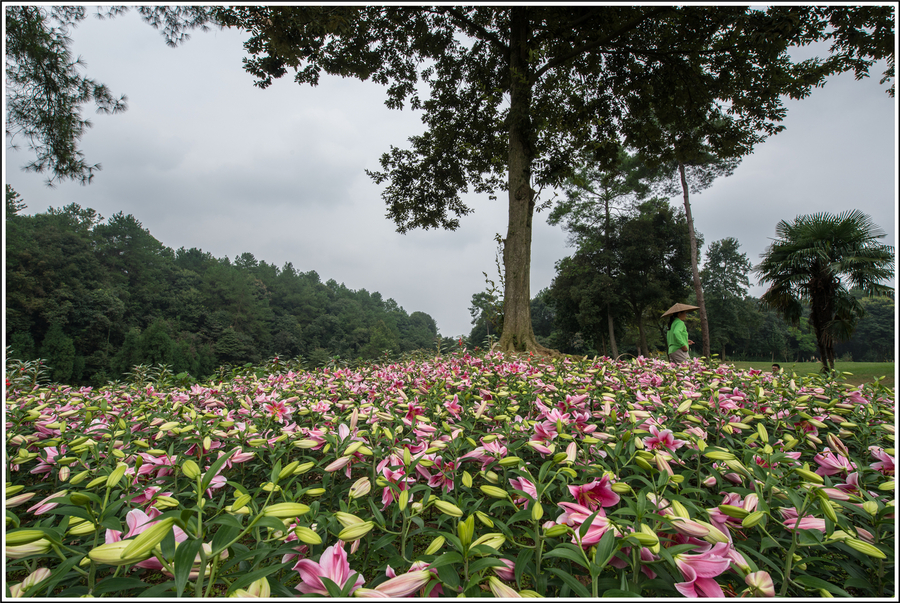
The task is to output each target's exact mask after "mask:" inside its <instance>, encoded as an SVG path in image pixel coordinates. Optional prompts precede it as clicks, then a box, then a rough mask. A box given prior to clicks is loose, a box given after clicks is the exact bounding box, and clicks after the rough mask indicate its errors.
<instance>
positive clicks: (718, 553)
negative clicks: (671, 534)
mask: <svg viewBox="0 0 900 603" xmlns="http://www.w3.org/2000/svg"><path fill="white" fill-rule="evenodd" d="M728 547H729V545H728V543H727V542H720V543H718V544H716V545H715V546H712V547H709V548H708V549H707V550H706V551H704V552H702V553H700V554H698V555H688V554H685V553H681V554H678V555H675V565H676V566H678V569H679V570H680V571H681V575H682V577H683V578H684V579H685V581H684V582H677V583H676V584H675V588H676V589H678V592H680V593H681V594H682V595H684V596H685V597H714V598H718V599H723V598H725V593H723V592H722V587H720V586H719V584H718V583H717V582H716V581H715V580H713V578H715V577H716V576H718V575H719V574H721V573H723V572H725V571H726V570H727V569H728V568H729V567H730V566H731V559H729V558H728V557H726V556H723V554H724V553H725V552H726V549H728Z"/></svg>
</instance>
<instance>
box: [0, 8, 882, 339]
mask: <svg viewBox="0 0 900 603" xmlns="http://www.w3.org/2000/svg"><path fill="white" fill-rule="evenodd" d="M88 12H89V13H91V12H93V10H92V9H89V11H88ZM245 37H246V36H245V35H243V34H241V33H238V32H236V31H228V30H223V31H219V30H212V31H210V32H207V33H203V32H194V33H193V34H192V36H191V39H190V40H189V41H187V42H186V43H184V44H182V45H181V46H179V47H178V48H174V49H173V48H169V47H168V46H166V45H165V43H164V40H163V37H162V35H161V34H160V33H159V32H158V31H156V30H155V29H153V28H152V27H150V26H149V25H147V24H146V23H144V22H143V21H142V20H141V19H140V17H139V16H138V15H137V14H136V13H134V12H129V13H128V14H126V15H124V16H121V17H118V18H116V19H112V20H104V21H100V20H98V19H96V18H95V17H94V16H93V15H90V16H88V18H87V19H85V21H83V22H82V23H81V24H80V25H79V26H78V27H77V28H76V29H75V30H74V31H73V32H72V38H73V40H74V42H73V53H74V54H75V55H80V56H81V57H82V58H83V60H84V61H85V62H86V64H87V68H86V71H85V73H86V74H87V75H88V77H91V78H93V79H95V80H97V81H99V82H102V83H104V84H106V85H107V86H108V87H109V88H110V90H111V91H112V92H113V94H115V95H120V94H126V95H127V96H128V110H127V111H126V112H125V113H121V114H118V115H97V114H94V113H93V108H89V109H88V111H87V113H86V114H87V115H90V118H91V121H92V122H93V124H94V127H93V128H91V129H90V130H88V131H87V133H86V134H85V136H84V139H83V143H82V149H83V151H84V153H85V155H86V160H87V161H88V162H90V163H98V162H99V163H101V164H102V166H103V169H102V171H100V172H99V173H98V174H97V175H96V177H95V178H94V181H93V183H91V184H90V185H87V186H80V185H79V184H76V183H73V182H65V183H62V184H59V185H58V186H57V187H55V188H52V189H51V188H48V187H47V186H46V185H45V184H44V182H45V180H46V176H45V175H40V174H26V173H24V172H23V171H21V166H22V165H24V164H25V163H26V162H27V161H29V160H30V159H31V156H29V155H27V154H26V153H24V152H20V153H16V152H9V150H8V149H7V153H6V154H5V161H4V182H5V183H8V184H10V185H11V186H12V187H13V188H14V189H15V190H16V191H17V192H18V193H19V194H20V195H21V197H22V199H23V201H24V202H25V203H26V204H27V206H28V207H27V209H26V210H25V213H35V212H45V211H46V210H47V208H48V207H56V208H58V207H63V206H65V205H68V204H69V203H77V204H79V205H81V206H82V207H90V208H93V209H95V210H97V211H98V212H99V213H100V214H101V215H102V216H103V217H104V218H109V217H111V216H112V215H113V214H115V213H117V212H120V211H121V212H123V213H125V214H133V215H134V216H135V218H137V219H138V220H139V221H140V222H141V223H142V224H143V226H144V228H146V229H148V230H149V231H150V233H151V234H152V235H153V236H154V237H156V239H158V240H159V241H161V242H162V243H163V244H165V245H166V246H168V247H171V248H172V249H178V248H179V247H182V246H183V247H185V248H191V247H197V248H200V249H202V250H203V251H208V252H210V253H211V254H212V255H213V256H215V257H223V256H228V257H229V258H230V259H234V258H235V257H236V256H238V255H240V254H241V253H243V252H250V253H252V254H254V256H255V257H256V258H257V259H258V260H260V261H262V260H264V261H266V262H268V263H270V264H275V265H277V266H278V267H281V266H283V265H284V263H285V262H291V263H293V265H294V267H295V268H296V269H297V270H299V271H304V272H305V271H309V270H315V271H316V272H318V274H319V276H320V277H321V278H322V280H323V281H324V280H327V279H334V280H336V281H338V282H341V283H344V284H345V285H346V286H347V287H349V288H350V289H363V288H364V289H367V290H369V291H370V292H372V291H379V292H380V293H381V294H382V296H383V297H384V298H393V299H394V300H396V301H397V303H398V304H400V305H401V306H402V307H403V308H404V309H405V310H406V311H407V312H408V313H412V312H415V311H422V312H427V313H428V314H430V315H431V316H432V317H433V318H434V319H435V320H436V321H437V324H438V328H439V330H440V332H441V334H443V335H449V336H455V335H459V334H468V332H469V330H470V329H471V323H470V321H471V318H470V316H469V312H468V308H469V305H470V302H471V297H472V295H473V294H474V293H476V292H479V291H483V290H484V289H485V288H486V284H485V278H484V275H483V274H482V272H487V273H488V275H489V276H490V277H491V278H492V279H494V280H495V281H496V280H497V270H496V265H495V260H494V257H495V252H496V251H497V246H496V243H495V241H494V235H495V234H496V233H499V234H501V236H505V234H506V228H507V219H506V207H507V206H506V199H505V196H504V195H503V194H501V195H500V196H499V198H498V200H497V201H493V202H492V201H490V200H489V199H487V196H475V195H470V196H469V197H467V199H466V203H467V204H469V205H470V206H471V207H473V208H474V210H475V211H474V212H473V213H472V214H470V215H469V216H466V217H464V218H462V219H461V220H460V228H459V229H458V230H457V231H455V232H447V231H414V232H409V233H408V234H405V235H401V234H398V233H397V232H396V230H395V226H394V224H393V223H392V222H391V221H389V220H388V219H387V218H386V217H385V212H386V207H385V204H384V201H383V200H382V199H381V192H382V189H383V186H378V185H375V184H374V183H373V182H372V181H371V180H370V179H369V177H368V176H366V174H365V172H364V170H365V169H371V170H375V169H379V167H380V166H379V164H378V159H379V157H380V156H381V154H382V153H384V152H386V151H388V150H389V148H390V146H391V145H394V146H399V147H405V146H406V144H407V143H406V140H407V138H408V137H409V136H411V135H415V134H419V133H421V132H422V131H423V128H424V126H423V125H422V123H421V121H420V115H418V114H417V113H415V112H412V111H410V110H409V109H408V108H407V109H404V110H403V111H395V110H390V109H388V108H387V107H385V105H384V99H385V90H384V89H383V88H382V87H381V86H379V85H377V84H374V83H371V82H360V81H358V80H355V79H341V78H332V77H328V76H323V78H322V80H321V83H320V85H319V86H318V87H316V88H311V87H309V86H303V87H301V86H299V85H297V84H295V83H294V82H293V81H292V79H291V76H290V75H288V76H285V77H284V78H282V80H276V82H275V83H274V84H273V85H272V86H270V87H269V88H268V89H266V90H261V89H259V88H256V87H255V86H253V77H252V76H251V75H249V74H248V73H246V72H245V71H244V70H243V68H242V64H241V59H242V58H243V57H244V56H245V52H244V50H243V46H242V44H243V41H244V39H245ZM801 52H802V53H803V54H802V58H805V57H806V56H807V55H808V54H809V50H808V49H804V50H803V51H801ZM797 56H801V55H799V54H798V55H797ZM883 70H884V66H883V65H876V68H875V69H874V70H873V71H872V76H871V77H869V78H868V79H865V80H862V81H856V80H855V79H854V77H853V75H852V74H848V75H843V76H839V77H835V78H832V79H830V80H829V81H828V83H827V84H826V85H825V87H824V88H820V89H816V90H814V91H813V93H812V95H811V96H810V97H808V98H806V99H804V100H802V101H790V100H788V101H787V102H786V106H787V108H788V113H787V118H786V119H785V121H784V122H783V123H784V125H785V126H786V130H785V131H783V132H781V133H780V134H778V135H777V136H775V137H774V138H771V139H769V140H768V141H767V142H765V143H764V144H762V145H760V146H759V147H758V148H757V149H756V151H755V153H754V154H753V155H751V156H749V157H747V158H745V159H744V161H743V163H742V164H741V165H740V167H738V169H737V170H736V171H735V173H734V175H733V176H731V177H729V178H725V179H722V180H719V181H717V182H715V183H714V184H713V186H712V187H711V188H710V189H708V190H706V191H704V192H703V193H701V194H698V195H694V196H693V197H692V212H693V215H694V223H695V226H696V229H697V231H698V232H700V233H701V234H702V235H703V237H704V239H705V241H706V243H707V244H709V243H711V242H713V241H717V240H721V239H723V238H725V237H734V238H736V239H738V241H740V243H741V251H742V252H743V253H746V254H747V256H748V258H749V259H750V261H751V262H753V264H757V263H758V262H759V261H760V254H762V253H763V252H764V251H765V248H766V246H767V245H768V244H769V243H770V242H771V241H770V239H771V238H773V237H774V236H775V226H776V224H777V223H778V222H779V221H780V220H793V219H794V218H796V217H797V216H799V215H803V214H810V213H815V212H820V211H826V212H831V213H840V212H843V211H845V210H849V209H855V208H859V209H861V210H862V211H864V212H866V213H867V214H869V215H870V216H871V217H872V218H873V220H874V221H875V223H876V224H878V225H879V226H880V227H881V228H882V229H883V230H884V231H885V232H887V234H888V236H887V237H886V238H885V239H883V240H882V241H883V242H884V243H886V244H889V245H893V246H895V247H896V244H897V242H896V223H897V121H896V116H897V105H896V101H895V100H894V99H892V98H891V97H889V96H888V95H887V94H886V93H885V92H884V89H885V85H882V84H879V83H878V81H879V80H880V79H881V72H882V71H883ZM543 198H544V199H546V198H547V195H546V193H545V194H544V195H543ZM671 201H672V203H673V205H676V206H679V207H681V206H682V201H681V198H680V197H676V198H673V199H672V200H671ZM546 216H547V213H546V212H544V213H542V214H538V215H537V216H536V219H535V221H534V240H533V246H532V272H531V291H532V296H533V295H534V294H535V293H537V292H538V291H540V290H541V289H543V288H545V287H547V286H549V285H550V283H551V281H552V279H553V277H554V274H555V267H554V266H555V263H556V262H557V261H558V260H560V259H561V258H563V257H564V256H566V255H571V254H572V253H573V251H574V250H573V249H571V248H568V247H566V235H565V233H564V232H563V231H562V229H561V228H560V227H551V226H549V225H547V223H546ZM701 261H702V252H701ZM751 280H752V279H751ZM894 282H896V281H894ZM753 284H754V286H753V287H751V290H750V293H751V295H754V296H756V297H758V296H759V295H761V294H762V293H763V291H764V289H763V288H762V287H759V286H756V285H755V282H754V283H753ZM892 284H893V283H892Z"/></svg>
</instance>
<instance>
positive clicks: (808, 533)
mask: <svg viewBox="0 0 900 603" xmlns="http://www.w3.org/2000/svg"><path fill="white" fill-rule="evenodd" d="M4 418H5V426H6V429H5V434H6V448H5V450H6V455H5V457H4V469H5V484H6V485H5V488H4V490H5V492H4V494H5V499H6V523H5V529H4V548H5V559H6V579H5V586H4V588H5V589H6V593H5V594H6V597H17V596H26V597H32V596H36V597H51V596H53V597H77V596H82V595H92V596H101V595H102V596H115V597H133V596H145V597H176V596H179V597H180V596H185V597H224V596H243V597H254V596H255V597H273V598H274V597H296V596H314V597H321V596H357V597H385V596H386V597H416V596H426V597H456V596H459V595H465V596H467V597H472V596H478V597H490V596H496V597H503V598H510V597H536V596H547V597H596V596H604V595H605V596H613V597H624V596H629V595H631V596H634V595H640V596H645V597H680V596H686V597H698V596H699V597H717V598H721V597H739V596H754V597H820V596H844V597H849V596H856V597H859V596H862V597H870V598H878V597H884V598H886V599H887V598H890V599H893V598H894V597H895V594H896V593H895V583H894V575H895V538H896V534H895V528H894V523H895V521H894V488H895V486H894V455H895V452H894V447H893V446H894V422H895V417H894V392H893V390H890V389H888V388H885V387H883V386H881V385H880V384H879V383H877V382H875V383H871V384H867V385H865V386H862V387H856V386H852V385H848V384H846V383H844V382H842V381H840V380H838V381H836V382H835V381H832V380H827V379H826V378H824V377H821V376H818V375H804V376H800V375H793V374H779V375H772V374H770V373H767V372H759V371H754V370H748V371H737V370H735V369H733V368H732V367H729V366H728V365H721V366H716V365H712V366H710V365H705V364H703V363H702V362H701V361H699V360H696V359H694V360H692V361H690V362H689V363H686V364H683V365H678V366H675V365H670V364H668V363H666V362H661V361H658V360H649V359H644V358H638V359H636V360H631V361H627V362H614V361H611V360H608V359H594V360H581V361H579V360H575V359H571V358H565V359H557V360H552V361H551V360H544V359H537V358H528V357H510V356H503V355H501V354H477V355H472V354H469V353H467V352H466V351H465V350H461V351H460V352H457V353H454V354H450V355H444V356H437V357H426V356H422V355H420V356H410V357H408V358H407V359H405V360H404V361H402V362H396V363H392V364H391V363H385V364H378V365H367V366H362V367H359V368H342V367H328V368H322V369H317V370H313V371H307V370H301V369H299V368H298V367H292V366H291V365H290V363H288V364H287V365H286V364H285V363H284V362H280V361H279V360H278V359H273V360H272V361H270V362H269V363H267V364H265V365H263V366H259V367H251V368H246V369H244V370H237V371H235V372H234V374H232V376H231V377H230V378H229V379H223V380H222V381H216V382H209V383H205V384H198V385H194V386H192V387H190V388H189V389H188V388H176V387H159V389H156V386H154V385H152V384H149V383H141V384H128V385H117V386H110V387H108V388H103V389H91V388H81V389H77V390H76V389H73V388H69V387H65V386H57V385H51V386H41V385H40V384H28V383H27V382H26V381H25V380H23V379H13V378H11V376H10V375H9V373H8V374H7V392H6V407H5V417H4Z"/></svg>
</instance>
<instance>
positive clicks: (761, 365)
mask: <svg viewBox="0 0 900 603" xmlns="http://www.w3.org/2000/svg"><path fill="white" fill-rule="evenodd" d="M725 364H729V365H733V366H734V367H735V368H737V369H751V368H752V369H756V370H759V371H770V370H772V363H771V362H768V361H765V360H751V361H730V360H726V361H725ZM779 364H780V365H781V368H782V369H783V370H784V371H785V372H791V371H793V372H795V373H797V374H798V375H807V374H809V373H818V372H819V370H820V369H821V368H822V365H821V363H819V362H779ZM834 368H835V370H837V371H840V372H842V373H851V374H850V375H844V377H845V378H846V380H847V383H852V384H853V385H863V384H865V383H871V382H872V381H874V380H875V379H877V378H879V377H882V376H883V377H884V379H883V380H882V384H884V385H885V386H887V387H890V388H891V389H894V388H895V387H896V386H895V385H894V379H895V377H896V375H895V374H894V363H893V362H840V361H836V362H835V363H834Z"/></svg>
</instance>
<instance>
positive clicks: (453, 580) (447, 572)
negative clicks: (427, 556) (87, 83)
mask: <svg viewBox="0 0 900 603" xmlns="http://www.w3.org/2000/svg"><path fill="white" fill-rule="evenodd" d="M447 554H448V555H452V554H454V553H447ZM431 567H434V565H432V566H431ZM437 573H438V578H440V579H441V582H443V583H444V584H446V585H447V587H448V588H449V589H450V590H454V591H455V590H456V589H457V588H458V587H459V572H457V571H456V568H455V567H454V566H453V565H441V566H440V567H438V568H437Z"/></svg>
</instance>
